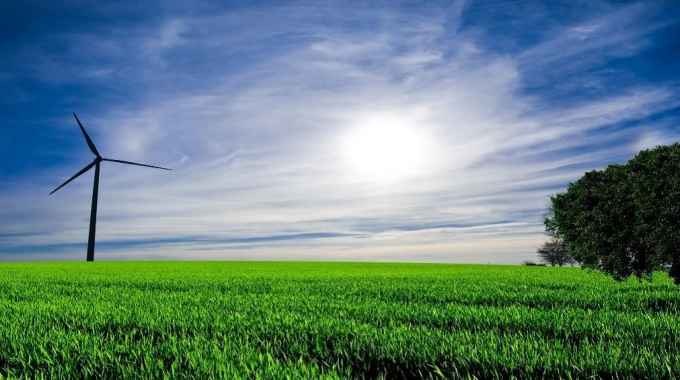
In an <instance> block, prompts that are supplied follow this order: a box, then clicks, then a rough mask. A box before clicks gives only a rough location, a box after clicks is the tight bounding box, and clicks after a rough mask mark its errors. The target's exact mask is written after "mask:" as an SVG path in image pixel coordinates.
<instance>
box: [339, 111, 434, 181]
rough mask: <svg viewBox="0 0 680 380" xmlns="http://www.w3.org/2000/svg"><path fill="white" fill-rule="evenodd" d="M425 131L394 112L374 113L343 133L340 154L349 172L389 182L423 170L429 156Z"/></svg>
mask: <svg viewBox="0 0 680 380" xmlns="http://www.w3.org/2000/svg"><path fill="white" fill-rule="evenodd" d="M430 145H431V144H429V141H428V136H427V134H426V133H425V132H424V131H423V130H421V129H419V128H418V125H417V124H416V123H413V122H411V121H409V120H407V119H402V118H398V117H394V116H386V115H380V116H374V117H369V118H366V119H365V120H363V121H361V122H360V123H357V124H356V125H355V127H354V128H352V129H351V131H350V133H349V134H348V135H347V137H346V139H345V141H344V146H343V155H344V157H345V160H346V163H347V165H348V167H349V170H350V172H351V173H352V176H354V177H358V178H359V179H360V180H362V181H368V182H381V183H392V182H396V181H400V180H406V179H409V178H412V177H415V176H417V175H418V174H421V173H423V171H424V170H425V169H426V166H427V163H428V157H429V156H430V153H431V152H430Z"/></svg>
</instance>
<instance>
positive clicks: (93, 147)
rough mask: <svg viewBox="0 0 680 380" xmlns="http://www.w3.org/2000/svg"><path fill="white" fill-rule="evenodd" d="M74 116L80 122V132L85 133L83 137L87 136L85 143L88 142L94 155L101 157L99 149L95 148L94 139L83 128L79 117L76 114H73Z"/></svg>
mask: <svg viewBox="0 0 680 380" xmlns="http://www.w3.org/2000/svg"><path fill="white" fill-rule="evenodd" d="M73 116H74V117H75V118H76V121H77V122H78V126H79V127H80V130H81V131H83V136H85V141H87V146H89V147H90V150H91V151H92V153H94V155H95V156H97V157H101V154H99V151H98V150H97V147H96V146H94V143H93V142H92V139H91V138H90V136H89V135H88V134H87V132H86V131H85V127H83V124H82V123H81V122H80V119H78V116H77V115H76V113H75V112H74V113H73Z"/></svg>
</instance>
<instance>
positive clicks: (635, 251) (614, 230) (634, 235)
mask: <svg viewBox="0 0 680 380" xmlns="http://www.w3.org/2000/svg"><path fill="white" fill-rule="evenodd" d="M550 201H551V206H552V215H548V216H546V217H545V218H544V224H545V227H546V231H548V232H551V233H553V234H555V236H557V237H559V238H561V239H563V240H564V243H565V244H566V247H567V249H568V250H569V252H570V253H571V255H572V257H573V258H574V259H575V260H576V261H577V262H579V263H580V264H581V266H582V267H583V268H589V269H595V270H600V271H602V272H604V273H607V274H609V275H611V276H613V277H614V278H615V279H616V280H618V281H622V280H625V279H627V278H629V277H630V276H631V275H635V276H636V277H637V278H638V279H650V278H651V275H652V273H653V271H655V270H659V269H663V268H668V267H670V271H669V274H670V276H671V277H673V279H674V281H675V283H676V284H680V254H679V252H678V250H679V247H680V210H679V209H678V207H680V206H679V205H680V144H677V143H676V144H673V145H671V146H661V147H657V148H655V149H652V150H645V151H642V152H640V153H639V154H638V155H637V156H635V157H634V158H633V159H631V160H630V161H629V162H628V163H627V164H625V165H609V166H608V167H607V168H605V170H602V171H597V170H593V171H590V172H588V173H585V175H584V176H583V177H581V178H580V179H579V180H578V181H576V182H574V183H570V184H569V186H568V187H567V190H566V191H565V192H563V193H560V194H557V195H555V196H553V197H551V198H550Z"/></svg>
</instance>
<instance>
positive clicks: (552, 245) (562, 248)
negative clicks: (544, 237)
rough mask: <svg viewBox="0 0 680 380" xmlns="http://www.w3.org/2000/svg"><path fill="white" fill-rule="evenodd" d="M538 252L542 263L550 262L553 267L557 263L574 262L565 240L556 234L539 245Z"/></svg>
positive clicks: (560, 264)
mask: <svg viewBox="0 0 680 380" xmlns="http://www.w3.org/2000/svg"><path fill="white" fill-rule="evenodd" d="M536 253H538V258H539V259H540V260H541V262H542V263H545V264H550V265H551V266H553V267H554V266H555V265H559V266H563V265H571V264H573V263H574V260H573V259H572V258H571V255H569V250H568V249H567V246H566V245H565V244H564V241H563V240H562V239H560V238H558V237H557V236H554V235H551V236H550V240H548V241H547V242H545V243H544V244H543V245H542V246H541V247H539V248H538V249H537V250H536Z"/></svg>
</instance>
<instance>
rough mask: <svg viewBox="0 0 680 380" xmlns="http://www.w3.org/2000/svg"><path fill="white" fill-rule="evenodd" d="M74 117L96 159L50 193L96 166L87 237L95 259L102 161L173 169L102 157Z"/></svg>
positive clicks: (92, 259)
mask: <svg viewBox="0 0 680 380" xmlns="http://www.w3.org/2000/svg"><path fill="white" fill-rule="evenodd" d="M73 117H75V118H76V121H77V122H78V126H79V127H80V130H81V131H82V132H83V136H84V137H85V141H87V146H89V147H90V151H92V153H94V155H95V159H94V161H92V162H91V163H90V164H89V165H87V166H85V167H84V168H82V169H81V170H80V171H79V172H78V173H76V174H75V175H74V176H73V177H71V178H69V179H68V181H66V182H64V183H62V184H61V186H59V187H57V188H56V189H54V191H52V192H51V193H50V195H52V194H54V193H55V192H56V191H57V190H59V189H61V188H62V187H64V186H66V185H67V184H68V183H69V182H71V181H73V180H74V179H76V178H78V177H79V176H80V175H82V174H83V173H85V172H87V171H88V170H90V169H92V167H93V166H94V187H93V189H92V209H91V210H90V236H89V238H88V239H87V261H94V235H95V230H96V229H97V198H98V197H99V164H101V163H102V161H109V162H118V163H121V164H128V165H137V166H145V167H147V168H154V169H162V170H172V169H168V168H162V167H160V166H152V165H144V164H138V163H136V162H130V161H123V160H113V159H110V158H104V157H102V156H101V154H99V151H98V150H97V147H96V146H94V143H93V142H92V139H90V136H88V134H87V132H86V131H85V128H84V127H83V124H82V123H81V122H80V120H79V119H78V116H77V115H76V113H75V112H74V113H73Z"/></svg>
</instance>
